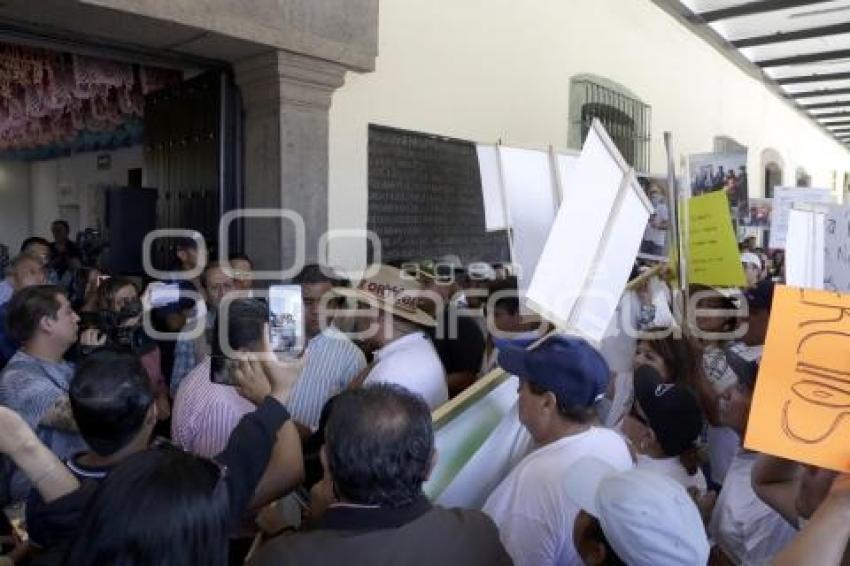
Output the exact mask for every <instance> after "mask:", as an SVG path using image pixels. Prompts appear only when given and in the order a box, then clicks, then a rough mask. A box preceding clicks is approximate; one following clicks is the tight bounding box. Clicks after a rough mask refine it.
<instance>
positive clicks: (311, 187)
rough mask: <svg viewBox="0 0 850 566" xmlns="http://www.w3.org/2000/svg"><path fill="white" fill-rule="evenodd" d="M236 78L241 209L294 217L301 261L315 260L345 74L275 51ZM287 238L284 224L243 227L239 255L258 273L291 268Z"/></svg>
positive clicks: (246, 63)
mask: <svg viewBox="0 0 850 566" xmlns="http://www.w3.org/2000/svg"><path fill="white" fill-rule="evenodd" d="M235 71H236V83H237V85H238V86H239V88H240V90H241V92H242V98H243V104H244V110H245V121H244V140H245V159H244V163H245V207H246V208H272V209H290V210H293V211H295V212H297V213H298V214H300V215H301V217H302V218H303V219H304V224H305V227H306V249H305V257H306V259H307V260H308V261H309V260H313V259H315V257H316V244H317V242H318V240H319V238H320V237H321V236H322V234H324V232H325V231H326V230H327V226H328V110H329V109H330V104H331V96H332V95H333V92H334V91H335V90H336V89H337V88H339V87H340V86H342V84H343V82H344V78H345V68H344V67H343V66H341V65H338V64H335V63H331V62H328V61H324V60H320V59H315V58H312V57H307V56H304V55H299V54H295V53H289V52H285V51H274V52H269V53H266V54H262V55H258V56H255V57H251V58H249V59H247V60H243V61H241V62H239V63H237V64H236V65H235ZM273 226H274V227H275V228H273ZM278 226H281V228H277V227H278ZM292 234H293V231H292V229H291V225H290V224H289V223H287V222H285V221H283V222H281V221H276V220H247V221H246V222H245V243H246V250H245V251H246V252H247V253H248V255H249V256H250V257H251V258H252V259H254V261H255V263H256V266H257V269H262V270H270V269H279V268H281V267H289V266H291V265H292V261H293V258H294V257H295V256H296V250H295V248H294V242H293V239H292Z"/></svg>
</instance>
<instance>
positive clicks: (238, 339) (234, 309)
mask: <svg viewBox="0 0 850 566" xmlns="http://www.w3.org/2000/svg"><path fill="white" fill-rule="evenodd" d="M225 319H226V322H227V328H226V329H225V331H226V335H225V338H226V342H224V344H225V345H228V346H229V347H230V348H231V349H232V350H240V349H246V350H248V351H257V350H258V349H259V345H260V343H261V342H262V340H263V329H264V325H265V323H266V322H268V320H269V307H268V305H267V304H266V303H265V302H263V301H261V300H259V299H236V300H235V301H233V302H232V303H230V304H229V305H228V306H227V312H226V313H225V312H223V309H221V310H219V313H218V315H217V316H216V317H215V324H214V325H213V335H212V371H213V372H218V371H220V370H221V368H222V366H223V365H224V348H223V347H222V341H221V340H222V339H221V338H220V337H221V334H220V332H221V324H222V320H225Z"/></svg>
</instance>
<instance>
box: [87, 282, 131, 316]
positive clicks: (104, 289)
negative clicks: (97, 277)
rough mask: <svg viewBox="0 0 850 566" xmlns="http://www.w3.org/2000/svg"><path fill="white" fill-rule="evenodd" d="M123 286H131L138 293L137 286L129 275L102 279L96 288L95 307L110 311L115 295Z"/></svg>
mask: <svg viewBox="0 0 850 566" xmlns="http://www.w3.org/2000/svg"><path fill="white" fill-rule="evenodd" d="M124 287H132V288H133V289H135V290H136V294H137V295H138V294H139V288H138V287H137V286H136V283H135V282H134V281H133V280H132V279H130V278H129V277H110V278H109V279H107V280H106V281H104V282H103V283H102V284H101V285H100V287H99V288H98V290H97V308H99V309H100V310H108V311H111V310H112V303H113V301H114V300H115V295H116V294H117V293H118V291H120V290H121V289H123V288H124Z"/></svg>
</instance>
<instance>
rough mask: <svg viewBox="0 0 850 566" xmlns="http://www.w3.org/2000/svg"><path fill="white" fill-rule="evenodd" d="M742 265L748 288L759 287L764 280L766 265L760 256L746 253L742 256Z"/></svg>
mask: <svg viewBox="0 0 850 566" xmlns="http://www.w3.org/2000/svg"><path fill="white" fill-rule="evenodd" d="M741 265H742V266H743V268H744V275H745V276H746V279H747V288H752V287H755V286H756V285H758V283H759V281H761V280H762V279H763V277H762V275H763V271H764V268H763V266H764V264H763V263H762V260H761V258H760V257H759V256H758V254H756V253H754V252H744V253H742V254H741Z"/></svg>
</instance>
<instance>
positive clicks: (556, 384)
mask: <svg viewBox="0 0 850 566" xmlns="http://www.w3.org/2000/svg"><path fill="white" fill-rule="evenodd" d="M498 347H499V365H500V366H502V368H504V369H505V371H507V372H509V373H512V374H514V375H516V376H517V377H519V379H520V387H519V401H518V407H519V419H520V421H521V422H522V424H523V426H525V428H526V429H528V431H529V433H530V434H531V436H532V438H533V439H534V442H535V444H536V445H537V448H536V449H535V450H534V451H533V452H532V453H531V454H529V455H528V456H526V457H525V458H524V459H523V460H522V461H521V462H520V463H519V464H518V465H517V466H516V468H514V469H513V471H511V472H510V473H509V474H508V476H507V477H506V478H505V479H504V480H503V481H502V483H501V484H499V486H498V487H497V488H496V489H495V490H494V491H493V493H492V494H490V497H489V498H488V499H487V502H486V503H485V504H484V512H485V513H487V514H488V515H490V517H492V518H493V520H494V521H495V523H496V525H497V526H498V527H499V532H500V534H501V538H502V542H503V543H504V545H505V548H507V550H508V553H509V554H510V555H511V558H512V559H513V561H514V563H515V564H517V565H518V566H547V565H550V564H551V565H558V566H564V565H570V564H581V559H580V558H579V555H578V553H577V552H576V549H575V547H574V546H573V541H572V532H573V523H574V522H575V518H576V515H577V514H578V511H579V508H578V506H577V505H576V504H575V502H573V500H572V499H571V498H570V497H569V495H568V493H567V491H566V489H565V483H564V480H565V478H566V477H567V476H568V475H569V474H570V473H571V472H570V470H571V468H572V466H573V464H574V463H575V462H576V461H578V460H579V459H581V458H583V457H585V456H594V457H596V458H598V459H600V460H602V461H603V462H606V463H608V464H609V465H610V466H612V467H613V468H614V469H615V470H618V471H622V470H627V469H630V468H631V467H632V466H633V461H632V457H631V455H630V454H629V450H628V448H627V446H626V443H625V441H624V440H623V438H622V437H620V436H619V435H618V434H617V433H616V432H614V431H611V430H608V429H603V428H597V427H595V426H593V424H592V423H593V422H594V411H593V406H594V403H595V402H596V400H597V398H598V397H599V396H600V395H602V393H603V392H604V391H605V388H606V386H607V382H608V378H609V370H608V364H607V363H605V360H604V359H603V358H602V356H601V355H600V354H599V352H597V351H596V350H595V349H594V348H593V347H592V346H590V345H589V344H588V343H587V342H585V341H584V340H581V339H579V338H572V337H565V336H552V337H550V338H548V339H547V340H546V341H545V342H544V343H543V344H541V345H540V346H539V347H538V348H536V349H534V350H525V349H523V348H520V347H518V346H517V345H516V344H511V343H509V342H500V343H499V344H498Z"/></svg>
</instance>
